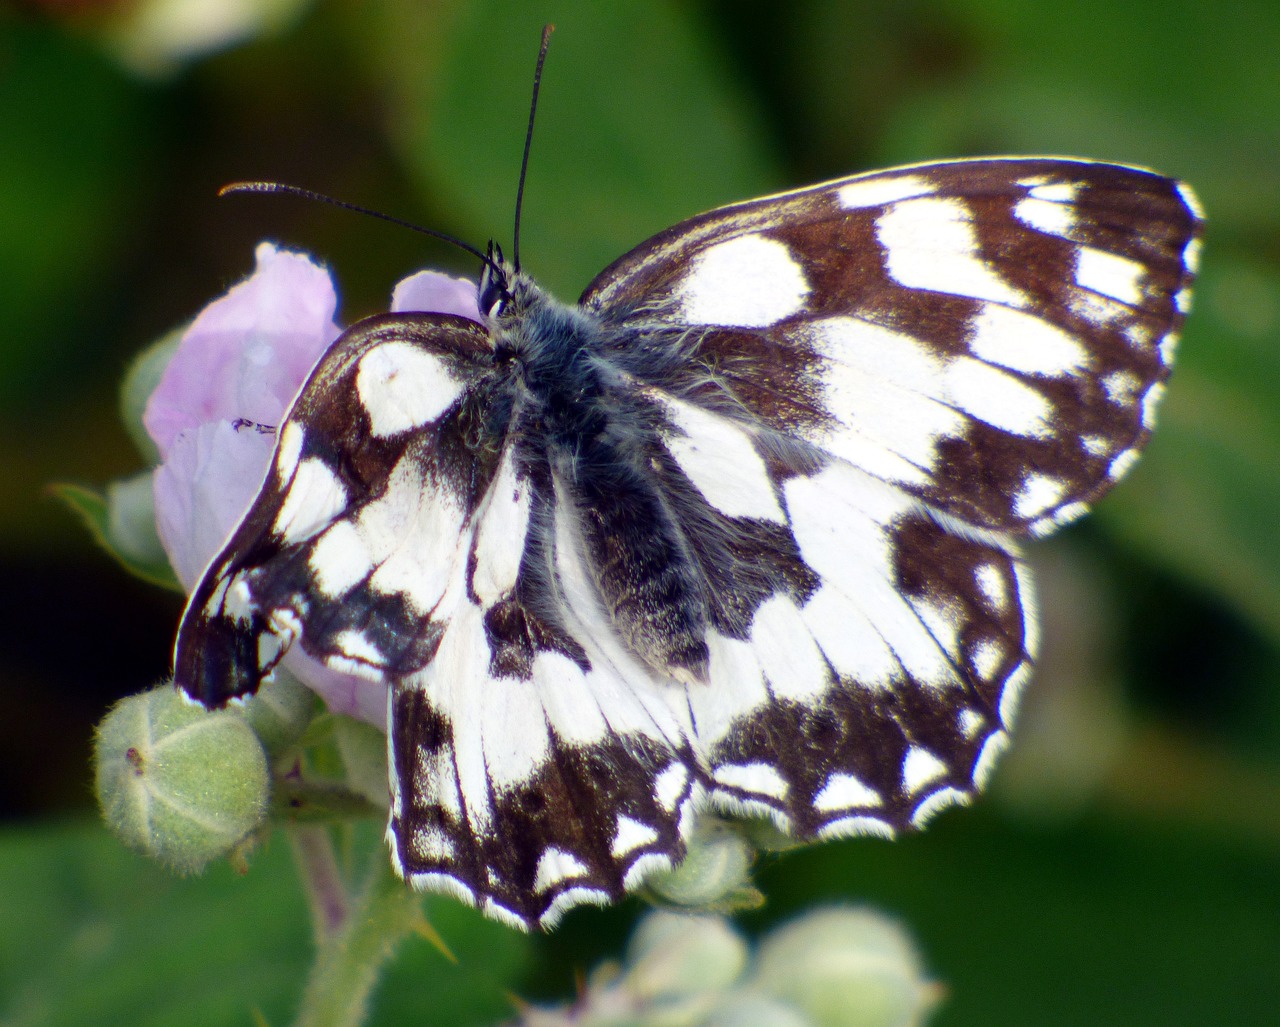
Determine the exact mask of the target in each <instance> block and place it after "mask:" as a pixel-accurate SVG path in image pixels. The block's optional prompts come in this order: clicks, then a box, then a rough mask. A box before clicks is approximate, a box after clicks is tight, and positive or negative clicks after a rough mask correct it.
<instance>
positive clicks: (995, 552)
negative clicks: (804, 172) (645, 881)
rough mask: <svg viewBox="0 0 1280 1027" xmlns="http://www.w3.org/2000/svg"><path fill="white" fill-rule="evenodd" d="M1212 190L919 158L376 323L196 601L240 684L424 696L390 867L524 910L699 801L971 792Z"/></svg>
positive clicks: (559, 905) (806, 830) (656, 857)
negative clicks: (377, 689)
mask: <svg viewBox="0 0 1280 1027" xmlns="http://www.w3.org/2000/svg"><path fill="white" fill-rule="evenodd" d="M1200 228H1201V214H1200V210H1199V207H1198V205H1197V203H1196V200H1195V198H1194V197H1193V195H1192V194H1191V191H1190V190H1189V189H1188V188H1187V187H1186V186H1185V185H1181V184H1178V183H1176V182H1174V181H1171V180H1169V179H1166V178H1162V177H1160V176H1158V175H1156V174H1153V173H1152V172H1150V171H1145V170H1141V169H1138V168H1131V167H1122V166H1119V165H1114V164H1099V163H1092V162H1088V161H1082V160H1065V159H1057V158H1036V157H1018V158H996V159H982V160H959V161H950V162H944V163H933V164H921V165H916V166H913V167H905V168H898V169H894V170H890V171H880V172H875V173H872V174H866V175H857V176H854V177H852V178H845V179H840V180H837V181H834V182H828V183H824V184H822V185H817V186H812V187H810V188H807V189H801V190H797V191H795V192H788V193H781V194H779V195H776V196H769V197H765V198H763V199H757V200H751V201H748V202H746V203H739V204H736V205H733V206H729V207H723V208H721V209H719V210H714V211H711V212H710V213H707V214H703V215H700V216H698V217H695V218H692V219H690V220H688V221H685V222H683V223H681V224H678V225H676V226H675V227H673V228H671V229H668V230H667V231H665V232H663V233H661V234H660V235H658V236H656V237H654V238H652V239H650V240H649V241H648V242H645V243H643V244H641V245H640V246H639V247H637V248H636V249H634V250H632V251H631V252H630V253H628V254H626V255H625V256H623V257H621V258H620V259H619V260H617V261H615V262H614V263H613V264H612V265H611V266H610V267H608V268H607V269H606V270H605V271H603V272H602V273H601V274H600V275H599V276H598V277H597V278H596V280H595V281H594V282H592V283H591V285H590V286H588V287H587V290H586V292H584V293H583V295H582V297H581V299H580V300H579V301H578V303H577V305H565V304H562V303H560V302H558V301H556V300H554V299H552V298H551V297H550V296H548V295H547V294H546V293H545V292H543V291H542V290H541V289H540V288H539V287H538V286H537V285H536V284H535V283H534V281H533V280H532V279H531V278H530V277H529V276H528V275H527V274H525V273H524V272H523V271H521V270H519V268H518V266H515V265H514V264H512V263H509V262H506V261H504V260H503V259H502V257H501V253H500V251H498V250H496V249H495V248H494V247H492V246H491V247H490V258H489V259H488V260H487V262H486V266H485V268H484V272H483V275H482V279H481V281H480V284H479V289H478V296H479V301H480V303H479V305H480V310H481V312H482V314H483V316H484V319H485V322H484V324H483V325H482V324H479V323H477V322H474V321H470V320H467V319H464V318H461V317H456V316H451V315H445V314H398V315H386V316H379V317H373V318H369V319H368V320H365V321H362V322H360V323H358V324H356V325H355V326H353V327H352V328H350V329H349V330H348V331H347V332H346V333H345V334H343V335H342V336H341V337H340V338H339V339H338V340H337V342H336V343H334V345H333V346H332V348H331V349H330V350H329V352H328V353H327V354H326V355H325V356H324V358H323V359H322V360H321V361H320V363H319V365H318V366H317V367H316V368H315V370H314V371H313V372H312V374H311V376H310V378H309V380H308V381H307V383H306V385H305V386H304V387H303V389H302V391H301V392H300V394H299V395H298V397H297V398H296V400H295V401H294V403H293V406H292V408H291V409H290V411H289V412H288V414H287V416H286V417H285V419H284V421H283V423H282V424H281V425H280V428H279V433H278V444H277V447H276V451H275V455H274V458H273V461H272V464H271V467H270V470H269V471H268V473H267V477H266V480H265V482H264V483H263V485H262V489H261V491H260V493H259V494H258V496H257V499H256V500H255V502H254V503H253V505H252V507H251V509H250V510H249V512H248V513H247V514H246V515H245V517H244V519H243V521H242V522H241V524H240V525H239V527H238V528H237V529H236V530H235V532H234V533H233V534H232V536H231V538H230V541H229V542H227V544H226V545H225V547H224V548H223V550H222V552H221V553H220V554H219V555H218V556H217V557H216V558H215V559H214V560H213V562H212V563H211V565H210V566H209V568H208V570H207V571H206V572H205V574H204V577H203V580H202V581H201V582H200V583H199V585H198V586H197V587H196V589H195V591H194V593H193V594H192V597H191V601H190V604H189V606H188V607H187V611H186V613H185V615H184V618H183V621H182V626H181V628H180V631H179V635H178V642H177V650H176V657H175V663H176V680H177V683H178V685H179V687H180V688H182V689H183V690H184V691H185V692H186V693H187V694H188V695H190V696H191V697H193V698H195V699H198V700H199V701H201V702H203V703H205V704H206V705H210V706H216V705H221V704H223V703H225V702H227V701H228V700H229V699H232V698H235V697H239V696H244V695H247V694H249V693H252V692H253V691H255V690H256V689H257V687H258V685H259V683H260V682H261V681H262V680H263V678H264V677H266V676H267V675H268V674H270V673H271V672H272V670H273V669H274V667H275V666H276V664H277V662H278V661H279V660H280V658H281V656H282V654H283V652H284V651H285V650H286V649H288V647H289V646H290V645H292V644H295V643H296V644H298V645H300V646H301V647H302V649H303V650H305V651H306V652H307V653H308V654H310V655H311V656H312V657H314V658H316V659H318V660H320V661H322V662H323V663H324V664H326V665H328V666H329V667H332V668H336V669H340V670H343V671H346V672H350V673H354V674H358V675H362V676H366V677H368V678H371V679H375V680H378V681H385V682H386V683H387V685H388V686H389V689H388V690H389V705H388V709H389V713H388V738H389V752H390V755H389V763H390V777H391V793H392V804H391V819H390V826H389V830H388V837H389V841H390V845H391V852H392V859H393V861H394V864H395V866H396V868H397V870H398V871H399V872H400V873H401V874H402V875H403V876H404V878H405V879H406V880H407V881H409V882H410V883H411V884H413V885H414V886H416V887H419V888H426V889H433V890H442V891H447V892H451V893H453V894H454V895H457V896H459V897H461V898H463V899H465V900H466V901H469V902H472V903H475V904H476V905H478V906H480V907H481V908H483V909H484V910H485V911H486V912H487V913H489V914H491V915H493V916H496V917H499V918H501V919H503V920H506V921H508V922H511V923H514V924H516V925H519V926H532V925H542V926H549V925H550V924H552V923H553V922H554V921H555V920H556V919H557V918H558V917H559V916H560V915H561V914H562V913H563V912H564V911H565V910H566V909H568V908H570V907H572V906H574V905H576V904H579V903H582V902H607V901H611V900H615V899H617V898H619V897H620V896H622V895H623V894H624V893H625V892H626V891H627V890H629V889H631V888H633V887H634V886H635V885H636V884H637V883H638V882H639V881H640V880H641V879H642V878H643V877H644V876H645V875H646V874H647V873H649V872H651V871H652V870H654V869H656V868H663V867H669V866H671V865H672V864H674V863H676V862H678V861H679V860H680V858H681V856H682V854H683V852H684V844H685V839H686V838H687V836H688V832H689V830H690V827H691V824H692V821H693V817H694V813H695V812H696V811H698V810H700V809H704V808H712V809H724V810H728V811H732V812H738V813H749V814H763V815H767V816H769V817H772V818H773V819H774V820H775V821H776V822H777V823H778V824H779V825H781V826H782V827H783V828H784V829H785V830H787V831H788V832H790V833H792V834H793V835H795V836H797V837H799V838H827V837H832V836H837V835H850V834H867V833H870V834H881V835H889V834H892V833H894V832H896V831H899V830H902V829H906V828H912V827H918V826H920V825H921V824H922V823H923V822H924V821H925V820H926V819H928V818H929V817H930V816H931V815H933V814H934V813H936V812H937V811H938V810H939V809H941V808H943V807H945V806H947V805H950V804H953V803H956V802H963V801H965V800H967V799H968V798H969V797H970V796H971V795H972V794H973V793H974V791H975V790H977V789H978V788H979V787H981V785H982V782H983V780H984V778H985V777H986V776H987V774H988V773H989V772H990V770H991V767H992V765H993V763H994V761H995V759H996V757H997V755H998V754H999V753H1000V751H1001V750H1002V749H1003V748H1004V747H1005V744H1006V741H1007V731H1008V729H1009V726H1010V723H1011V720H1012V717H1013V713H1014V709H1015V707H1016V704H1017V697H1018V693H1019V690H1020V689H1021V687H1022V685H1023V682H1024V681H1025V680H1026V677H1027V674H1028V672H1029V668H1030V665H1031V660H1032V658H1033V656H1034V653H1035V648H1036V646H1035V621H1034V614H1033V609H1032V604H1031V599H1030V592H1029V588H1030V586H1029V582H1028V575H1027V569H1026V566H1025V564H1024V563H1023V560H1022V557H1021V555H1020V550H1019V545H1020V542H1021V541H1022V540H1023V539H1024V538H1027V537H1029V536H1036V535H1044V534H1047V533H1048V532H1050V531H1052V530H1054V529H1055V528H1056V527H1057V526H1058V525H1060V524H1062V523H1064V522H1066V521H1069V520H1071V519H1072V518H1074V517H1076V516H1078V515H1079V514H1080V513H1082V512H1083V511H1084V509H1085V507H1086V506H1087V505H1088V504H1089V503H1091V502H1092V501H1093V500H1094V499H1096V498H1097V497H1098V496H1100V495H1101V494H1102V493H1104V492H1105V491H1106V490H1107V489H1108V488H1110V487H1111V485H1112V484H1113V483H1114V482H1115V481H1116V479H1117V478H1119V477H1120V476H1121V475H1122V474H1123V473H1124V472H1125V471H1126V470H1128V468H1129V467H1130V466H1131V465H1132V463H1133V462H1134V459H1135V457H1136V456H1137V453H1138V450H1139V449H1140V448H1141V446H1142V445H1143V443H1144V442H1145V441H1146V439H1147V436H1148V434H1149V432H1150V430H1151V426H1152V421H1153V417H1154V413H1155V407H1156V403H1157V400H1158V398H1159V396H1160V393H1161V391H1162V389H1163V382H1164V379H1165V378H1166V376H1167V375H1168V373H1169V366H1170V362H1171V360H1172V357H1173V350H1174V345H1175V342H1176V339H1177V333H1178V330H1179V327H1180V325H1181V323H1182V320H1183V316H1184V315H1185V314H1186V312H1187V309H1188V303H1189V287H1190V283H1191V280H1192V277H1193V274H1194V272H1195V265H1196V255H1197V250H1198V246H1199V242H1198V239H1199V234H1200Z"/></svg>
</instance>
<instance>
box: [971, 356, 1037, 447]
mask: <svg viewBox="0 0 1280 1027" xmlns="http://www.w3.org/2000/svg"><path fill="white" fill-rule="evenodd" d="M946 382H947V386H946V394H947V396H948V397H950V398H951V400H952V401H953V402H954V403H955V404H956V405H957V406H958V407H960V409H962V410H963V411H964V412H965V413H966V414H968V415H969V416H970V417H975V418H977V419H978V420H979V421H984V422H985V423H987V424H989V425H991V426H992V427H994V428H1000V429H1003V430H1004V431H1007V432H1012V433H1013V434H1015V435H1023V436H1026V437H1029V438H1043V437H1044V436H1046V435H1048V434H1049V422H1050V420H1051V417H1052V414H1053V408H1052V406H1051V404H1050V403H1049V400H1048V399H1047V398H1046V397H1045V395H1044V394H1043V393H1041V392H1040V391H1039V390H1037V389H1035V388H1033V387H1032V386H1030V385H1028V384H1027V383H1026V382H1024V381H1021V380H1019V379H1018V378H1015V377H1014V376H1013V375H1011V374H1009V373H1008V372H1006V371H1002V370H1000V369H999V368H997V367H992V366H991V365H990V364H984V363H983V362H982V361H981V360H975V359H973V358H972V357H956V358H955V359H954V360H951V361H949V362H948V364H947V370H946Z"/></svg>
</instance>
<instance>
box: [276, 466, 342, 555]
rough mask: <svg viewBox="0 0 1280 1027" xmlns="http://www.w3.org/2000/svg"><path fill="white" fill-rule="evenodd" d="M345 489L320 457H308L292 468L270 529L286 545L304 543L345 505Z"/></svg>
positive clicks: (340, 511)
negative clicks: (282, 498) (291, 478)
mask: <svg viewBox="0 0 1280 1027" xmlns="http://www.w3.org/2000/svg"><path fill="white" fill-rule="evenodd" d="M347 502H348V497H347V489H346V486H345V485H343V484H342V482H341V481H340V480H339V479H338V476H337V475H336V474H334V473H333V471H332V470H330V469H329V466H328V465H327V464H326V463H324V461H322V460H318V459H316V458H315V457H310V458H308V459H306V460H303V461H302V463H300V464H299V465H298V467H297V469H296V470H295V471H294V475H293V480H292V482H291V483H290V484H289V486H288V488H287V489H286V491H285V494H284V502H283V503H282V504H281V505H280V512H279V513H277V514H276V519H275V522H274V523H273V524H272V526H271V529H272V531H274V532H275V533H276V534H277V535H279V536H280V537H281V540H282V541H283V542H284V543H285V544H286V545H291V544H293V543H295V542H305V541H306V540H307V539H309V538H311V536H312V535H314V534H315V533H316V532H318V531H320V529H322V528H324V527H326V526H327V525H328V524H329V523H330V522H332V521H333V519H334V518H335V517H337V516H338V515H339V514H340V513H342V512H343V511H344V510H345V509H346V508H347Z"/></svg>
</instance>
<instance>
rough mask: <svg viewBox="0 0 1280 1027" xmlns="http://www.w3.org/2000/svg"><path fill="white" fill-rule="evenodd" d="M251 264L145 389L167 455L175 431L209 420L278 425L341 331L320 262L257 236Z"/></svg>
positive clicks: (151, 428)
mask: <svg viewBox="0 0 1280 1027" xmlns="http://www.w3.org/2000/svg"><path fill="white" fill-rule="evenodd" d="M255 256H256V258H257V268H256V270H255V271H254V273H253V274H252V275H251V276H250V277H249V278H248V279H246V280H245V281H243V282H241V283H240V284H239V285H236V286H234V287H233V288H232V289H231V290H229V291H228V292H227V294H226V295H225V296H223V297H222V298H221V299H218V300H215V301H214V302H213V303H211V304H209V306H207V307H205V309H204V310H203V311H201V313H200V315H199V316H198V317H197V318H196V319H195V321H194V322H193V323H192V324H191V327H190V328H188V329H187V330H186V332H185V333H184V335H183V337H182V342H181V343H180V344H179V346H178V351H177V352H176V353H175V354H174V357H173V359H172V360H171V361H170V362H169V366H168V367H167V368H166V369H165V372H164V375H163V376H162V377H161V379H160V384H159V385H158V386H157V388H156V390H155V392H153V393H152V394H151V398H150V400H148V402H147V409H146V412H145V413H144V415H143V423H144V424H145V425H146V428H147V431H148V433H150V435H151V437H152V438H153V439H154V440H155V442H156V445H157V446H158V447H159V448H160V453H161V455H162V456H167V455H168V451H169V447H170V446H172V445H173V443H174V440H175V439H177V437H178V435H179V433H181V432H182V431H183V430H184V429H188V428H194V427H196V426H197V425H200V424H203V423H205V422H208V421H220V420H226V421H235V420H238V419H243V420H246V421H250V422H253V423H255V424H261V425H268V426H271V427H276V426H278V425H279V423H280V421H281V419H282V417H283V415H284V411H285V410H286V408H287V407H288V405H289V403H290V402H291V401H292V399H293V397H294V395H295V394H296V393H297V391H298V389H299V388H300V387H301V386H302V383H303V382H304V381H305V380H306V377H307V374H308V373H309V372H310V370H311V368H312V367H313V366H315V363H316V361H317V360H319V359H320V357H321V356H322V355H323V354H324V351H325V350H326V349H328V348H329V346H330V344H331V343H332V342H333V340H334V339H336V338H337V337H338V335H339V332H340V329H339V328H338V326H337V324H336V323H335V322H334V320H333V316H334V312H335V310H336V308H337V294H336V292H335V291H334V287H333V280H332V279H331V278H330V276H329V272H328V271H327V270H325V268H323V267H321V266H320V265H318V264H316V263H315V262H313V261H312V260H311V258H310V257H307V256H306V255H305V254H301V253H291V252H289V251H287V250H281V249H278V248H277V247H275V246H273V245H272V244H270V243H262V244H260V245H259V246H258V248H257V251H256V253H255Z"/></svg>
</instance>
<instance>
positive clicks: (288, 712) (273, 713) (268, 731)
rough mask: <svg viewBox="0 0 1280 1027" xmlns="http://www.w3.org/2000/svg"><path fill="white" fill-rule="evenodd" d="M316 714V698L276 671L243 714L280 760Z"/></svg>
mask: <svg viewBox="0 0 1280 1027" xmlns="http://www.w3.org/2000/svg"><path fill="white" fill-rule="evenodd" d="M315 712H316V694H315V692H313V691H311V689H309V688H308V687H307V686H306V685H304V684H303V683H302V682H301V681H299V680H298V679H297V678H295V677H294V676H293V675H292V674H290V673H289V672H288V671H287V670H285V668H284V667H276V672H275V675H274V676H273V677H272V679H271V680H270V681H268V682H266V683H265V684H264V685H263V686H262V687H261V688H259V689H258V691H257V693H256V694H254V696H253V698H251V699H249V700H248V701H247V702H246V703H245V704H244V706H243V707H242V708H241V710H240V713H241V715H242V716H243V717H244V719H245V720H246V721H247V722H248V724H249V726H250V727H251V728H253V730H254V733H255V734H256V735H257V736H258V740H259V741H260V742H261V743H262V747H263V748H264V749H266V750H267V753H268V755H270V756H272V757H275V756H279V755H280V753H282V752H283V751H284V750H285V749H287V748H288V747H289V746H291V745H292V744H293V743H294V742H296V741H297V740H298V739H299V738H301V737H302V733H303V732H304V731H306V729H307V725H308V724H310V723H311V718H312V717H313V716H315ZM383 777H384V778H385V777H386V774H385V772H384V774H383Z"/></svg>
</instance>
